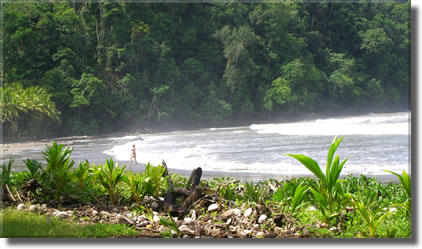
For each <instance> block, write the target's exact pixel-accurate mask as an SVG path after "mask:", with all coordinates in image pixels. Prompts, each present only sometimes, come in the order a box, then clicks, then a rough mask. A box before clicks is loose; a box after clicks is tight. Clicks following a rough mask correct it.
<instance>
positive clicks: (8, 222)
mask: <svg viewBox="0 0 422 249" xmlns="http://www.w3.org/2000/svg"><path fill="white" fill-rule="evenodd" d="M0 220H1V221H2V226H3V229H2V234H1V237H6V238H107V237H122V236H135V235H137V234H138V231H136V230H135V229H133V228H130V227H129V226H127V225H126V224H99V223H98V224H89V225H80V224H77V223H74V222H73V223H72V222H66V221H63V220H60V219H59V218H56V217H51V218H47V216H45V215H39V214H38V213H31V212H19V211H16V210H14V209H11V208H6V209H2V210H1V212H0Z"/></svg>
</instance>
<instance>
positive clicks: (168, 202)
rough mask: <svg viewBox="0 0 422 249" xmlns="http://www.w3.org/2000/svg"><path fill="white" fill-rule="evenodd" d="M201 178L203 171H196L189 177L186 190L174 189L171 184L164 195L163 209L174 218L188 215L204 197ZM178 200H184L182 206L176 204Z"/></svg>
mask: <svg viewBox="0 0 422 249" xmlns="http://www.w3.org/2000/svg"><path fill="white" fill-rule="evenodd" d="M163 162H164V161H163ZM164 163H165V162H164ZM166 168H167V166H166ZM201 176H202V169H201V168H196V169H194V170H193V171H192V173H191V175H190V177H189V181H188V184H187V185H186V188H181V187H173V184H172V183H171V182H169V189H168V191H167V193H166V194H165V195H164V203H163V209H164V210H165V211H167V212H170V214H171V215H172V216H177V217H181V216H184V215H186V214H188V213H189V209H190V208H191V207H192V204H193V203H194V202H196V201H197V200H198V199H199V198H201V197H202V196H203V195H204V193H203V191H202V189H201V188H200V187H199V182H200V180H201ZM176 198H183V199H184V200H183V202H182V203H181V205H180V206H178V205H176V204H175V199H176Z"/></svg>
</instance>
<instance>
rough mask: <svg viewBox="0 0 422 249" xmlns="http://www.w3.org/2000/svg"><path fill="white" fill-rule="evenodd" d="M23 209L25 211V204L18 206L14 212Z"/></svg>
mask: <svg viewBox="0 0 422 249" xmlns="http://www.w3.org/2000/svg"><path fill="white" fill-rule="evenodd" d="M24 209H26V206H25V204H23V203H21V204H19V205H18V206H17V207H16V210H24Z"/></svg>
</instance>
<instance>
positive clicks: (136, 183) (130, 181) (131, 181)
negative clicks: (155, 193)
mask: <svg viewBox="0 0 422 249" xmlns="http://www.w3.org/2000/svg"><path fill="white" fill-rule="evenodd" d="M123 180H124V182H125V183H126V184H127V186H128V187H129V189H130V192H131V195H132V198H133V199H134V200H135V203H137V204H139V203H140V202H141V201H142V200H143V199H144V196H145V192H146V189H145V188H144V182H145V176H144V175H141V174H136V173H133V172H127V173H126V175H125V177H124V179H123Z"/></svg>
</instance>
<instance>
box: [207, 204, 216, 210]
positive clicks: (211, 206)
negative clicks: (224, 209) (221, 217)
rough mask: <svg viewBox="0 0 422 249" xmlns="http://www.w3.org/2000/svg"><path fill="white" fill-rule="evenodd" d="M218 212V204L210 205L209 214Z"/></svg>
mask: <svg viewBox="0 0 422 249" xmlns="http://www.w3.org/2000/svg"><path fill="white" fill-rule="evenodd" d="M217 210H218V204H216V203H214V204H211V205H209V207H208V212H213V211H217Z"/></svg>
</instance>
